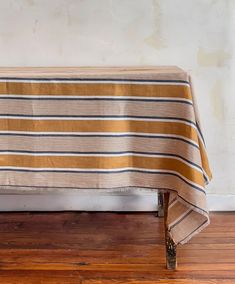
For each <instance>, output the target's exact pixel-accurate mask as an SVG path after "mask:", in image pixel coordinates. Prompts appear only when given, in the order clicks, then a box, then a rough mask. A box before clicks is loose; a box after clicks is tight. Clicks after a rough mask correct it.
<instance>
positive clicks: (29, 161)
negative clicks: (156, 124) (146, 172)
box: [0, 155, 204, 186]
mask: <svg viewBox="0 0 235 284" xmlns="http://www.w3.org/2000/svg"><path fill="white" fill-rule="evenodd" d="M0 166H2V167H4V166H7V167H8V166H13V167H32V168H85V169H93V168H97V169H116V168H129V167H133V168H144V169H161V170H171V171H176V172H178V173H180V174H181V175H183V176H184V177H186V178H187V179H189V180H191V181H192V182H195V183H196V184H199V185H201V186H203V185H204V179H203V175H202V173H201V172H199V171H198V170H196V169H194V168H192V167H191V166H190V165H186V164H185V163H183V162H182V161H180V160H177V159H175V158H168V157H167V158H166V157H164V158H163V157H139V156H132V155H130V156H122V157H103V156H102V157H97V156H82V157H79V156H76V157H74V156H28V155H0Z"/></svg>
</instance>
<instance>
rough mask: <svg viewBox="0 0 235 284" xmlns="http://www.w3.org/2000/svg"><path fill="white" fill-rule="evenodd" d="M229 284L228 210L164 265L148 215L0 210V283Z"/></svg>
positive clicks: (234, 232) (158, 231)
mask: <svg viewBox="0 0 235 284" xmlns="http://www.w3.org/2000/svg"><path fill="white" fill-rule="evenodd" d="M9 283H11V284H14V283H17V284H21V283H22V284H24V283H27V284H28V283H46V284H57V283H58V284H72V283H76V284H109V283H113V284H122V283H125V284H138V283H142V284H155V283H164V284H166V283H167V284H172V283H176V284H195V283H198V284H216V283H219V284H235V212H219V213H211V224H210V225H209V227H207V228H206V229H205V230H204V231H202V232H201V233H200V234H199V235H197V236H195V237H194V238H193V239H191V240H190V241H189V243H187V244H185V245H183V246H178V269H177V270H176V271H168V270H166V268H165V247H164V232H163V218H157V217H156V214H155V213H94V212H92V213H88V212H20V213H19V212H18V213H17V212H14V213H0V284H9Z"/></svg>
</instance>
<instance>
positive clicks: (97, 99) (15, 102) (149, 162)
mask: <svg viewBox="0 0 235 284" xmlns="http://www.w3.org/2000/svg"><path fill="white" fill-rule="evenodd" d="M0 101H1V103H0V115H1V117H0V169H1V170H0V179H1V181H0V189H1V191H3V192H9V191H12V190H13V191H17V192H20V191H22V190H36V191H39V190H40V191H46V190H61V189H63V190H71V189H75V190H82V189H96V190H105V191H112V190H125V189H130V188H132V189H136V190H137V189H138V188H144V189H149V190H153V191H155V190H163V191H169V192H170V201H169V207H168V215H167V216H168V219H167V224H168V230H169V233H170V235H171V236H172V238H173V240H174V242H175V243H176V244H179V243H180V244H184V243H186V242H187V241H188V240H189V239H190V238H191V237H192V236H193V235H195V234H196V233H199V232H200V231H201V230H202V229H203V228H205V227H206V226H207V225H208V224H209V222H210V221H209V212H208V209H207V198H206V189H205V186H206V185H207V184H208V183H209V181H210V180H211V177H212V175H211V171H210V168H209V164H208V159H207V154H206V148H205V143H204V139H203V135H202V131H201V129H200V121H199V117H198V111H197V106H196V102H195V95H194V94H193V89H192V82H191V80H190V76H189V75H188V73H187V72H185V71H183V70H182V69H180V68H178V67H171V66H169V67H167V66H166V67H116V68H115V67H110V68H108V67H107V68H101V67H100V68H98V67H97V68H0Z"/></svg>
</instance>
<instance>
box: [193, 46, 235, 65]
mask: <svg viewBox="0 0 235 284" xmlns="http://www.w3.org/2000/svg"><path fill="white" fill-rule="evenodd" d="M231 57H232V54H231V53H229V52H226V51H225V50H223V49H217V50H214V51H206V50H205V49H204V48H202V47H199V49H198V53H197V62H198V64H199V65H200V66H204V67H223V66H225V65H226V63H227V62H228V60H229V59H230V58H231Z"/></svg>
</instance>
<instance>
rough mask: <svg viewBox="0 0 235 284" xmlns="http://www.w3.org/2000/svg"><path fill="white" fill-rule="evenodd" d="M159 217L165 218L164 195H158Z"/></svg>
mask: <svg viewBox="0 0 235 284" xmlns="http://www.w3.org/2000/svg"><path fill="white" fill-rule="evenodd" d="M157 215H158V217H163V216H164V193H162V192H159V193H158V213H157Z"/></svg>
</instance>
